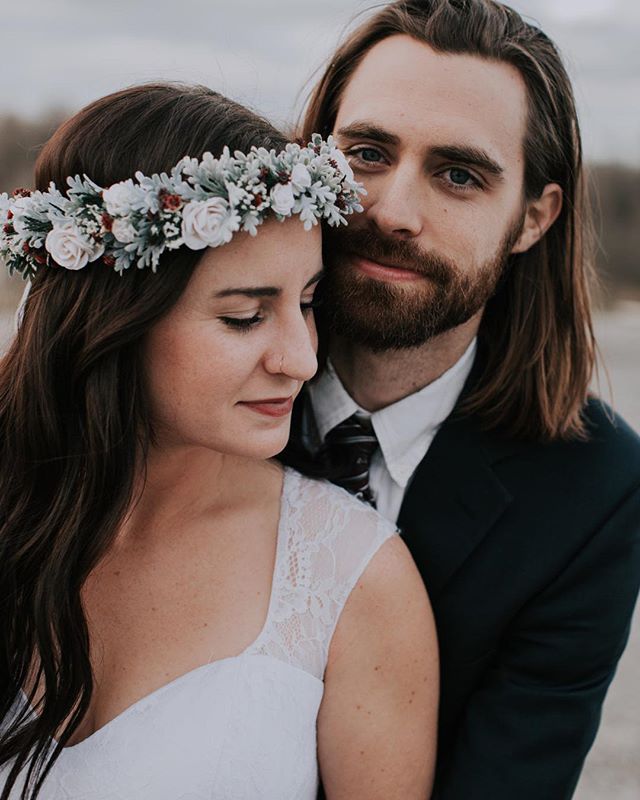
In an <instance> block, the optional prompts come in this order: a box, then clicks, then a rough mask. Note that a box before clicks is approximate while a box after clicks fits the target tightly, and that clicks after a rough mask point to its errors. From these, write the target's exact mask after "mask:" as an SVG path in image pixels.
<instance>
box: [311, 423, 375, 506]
mask: <svg viewBox="0 0 640 800" xmlns="http://www.w3.org/2000/svg"><path fill="white" fill-rule="evenodd" d="M324 441H325V446H326V448H327V452H328V455H329V460H330V462H331V466H332V468H333V470H334V474H333V475H332V477H331V480H332V481H333V483H335V484H337V485H338V486H342V487H343V488H344V489H347V490H348V491H349V492H351V493H352V494H355V495H356V496H357V497H359V498H360V499H361V500H365V501H366V502H367V503H370V504H371V505H372V506H373V507H374V508H375V500H374V498H373V494H372V493H371V489H370V487H369V465H370V463H371V457H372V456H373V454H374V452H375V451H376V449H377V447H378V440H377V438H376V435H375V433H374V430H373V426H372V424H371V421H370V420H360V419H358V418H357V417H356V415H355V414H352V415H351V416H350V417H349V418H348V419H345V420H344V422H341V423H340V424H339V425H336V426H335V428H332V429H331V430H330V431H329V433H327V435H326V436H325V440H324Z"/></svg>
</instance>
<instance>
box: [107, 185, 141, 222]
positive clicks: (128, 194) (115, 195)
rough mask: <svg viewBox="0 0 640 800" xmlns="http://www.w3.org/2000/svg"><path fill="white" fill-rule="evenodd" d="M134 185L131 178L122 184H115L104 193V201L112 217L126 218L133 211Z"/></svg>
mask: <svg viewBox="0 0 640 800" xmlns="http://www.w3.org/2000/svg"><path fill="white" fill-rule="evenodd" d="M133 194H134V185H133V181H132V180H131V178H129V180H126V181H122V182H121V183H114V184H113V186H110V187H109V188H108V189H104V190H103V192H102V199H103V200H104V204H105V206H106V209H107V211H108V212H109V214H111V216H112V217H124V216H126V215H127V214H128V213H129V212H130V211H131V201H132V198H133Z"/></svg>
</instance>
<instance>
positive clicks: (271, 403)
mask: <svg viewBox="0 0 640 800" xmlns="http://www.w3.org/2000/svg"><path fill="white" fill-rule="evenodd" d="M238 405H240V406H246V407H247V408H249V409H251V411H256V412H257V413H258V414H264V415H265V416H267V417H286V416H287V414H290V413H291V409H292V408H293V396H290V397H269V398H267V399H265V400H243V401H242V402H240V403H238Z"/></svg>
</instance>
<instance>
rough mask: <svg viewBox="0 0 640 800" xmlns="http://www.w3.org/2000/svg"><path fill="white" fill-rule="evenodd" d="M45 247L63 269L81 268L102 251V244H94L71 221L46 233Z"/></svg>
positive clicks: (97, 256)
mask: <svg viewBox="0 0 640 800" xmlns="http://www.w3.org/2000/svg"><path fill="white" fill-rule="evenodd" d="M45 247H46V249H47V251H48V252H49V253H50V254H51V257H52V258H53V260H54V261H55V262H56V264H58V265H59V266H60V267H64V268H65V269H74V270H75V269H82V268H83V267H85V266H86V265H87V263H88V262H89V261H95V259H96V258H99V257H100V256H101V255H102V253H103V252H104V245H102V244H99V245H96V244H95V243H94V242H90V241H89V240H88V239H85V237H84V236H83V235H82V234H81V233H80V231H79V230H78V228H77V227H76V226H75V224H74V223H73V222H67V223H65V224H64V225H61V226H60V227H56V228H53V230H51V231H49V233H48V234H47V238H46V239H45Z"/></svg>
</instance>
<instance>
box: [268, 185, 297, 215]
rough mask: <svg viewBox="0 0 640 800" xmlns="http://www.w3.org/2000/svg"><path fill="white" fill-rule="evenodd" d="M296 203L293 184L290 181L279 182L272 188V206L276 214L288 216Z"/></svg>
mask: <svg viewBox="0 0 640 800" xmlns="http://www.w3.org/2000/svg"><path fill="white" fill-rule="evenodd" d="M294 203H295V197H294V196H293V186H291V184H290V183H286V184H283V183H279V184H278V185H277V186H274V187H273V189H272V190H271V208H272V209H273V210H274V211H275V212H276V214H282V216H283V217H286V216H288V215H289V214H290V213H291V209H292V208H293V204H294Z"/></svg>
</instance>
